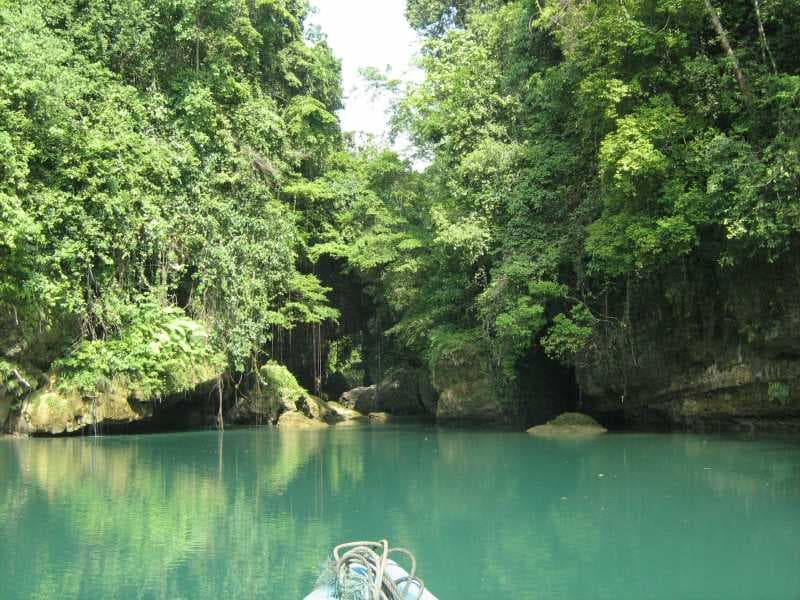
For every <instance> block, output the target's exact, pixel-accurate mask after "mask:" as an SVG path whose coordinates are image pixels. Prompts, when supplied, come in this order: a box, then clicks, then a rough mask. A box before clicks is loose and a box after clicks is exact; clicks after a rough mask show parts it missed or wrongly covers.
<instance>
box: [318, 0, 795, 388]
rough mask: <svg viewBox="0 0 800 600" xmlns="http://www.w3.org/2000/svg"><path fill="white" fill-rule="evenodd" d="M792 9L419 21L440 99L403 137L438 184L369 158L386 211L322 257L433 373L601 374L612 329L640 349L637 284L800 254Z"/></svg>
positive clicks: (463, 9)
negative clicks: (446, 355) (635, 334)
mask: <svg viewBox="0 0 800 600" xmlns="http://www.w3.org/2000/svg"><path fill="white" fill-rule="evenodd" d="M798 9H800V4H798V2H797V1H796V0H771V1H768V2H765V1H763V0H762V1H761V2H755V1H754V0H729V1H726V2H710V3H709V2H706V1H705V0H621V1H620V2H595V1H590V2H578V1H573V0H538V1H528V0H526V1H523V0H506V1H502V0H497V1H493V2H461V1H458V2H456V1H450V0H445V1H443V0H409V2H408V16H409V19H410V21H411V23H412V24H413V25H414V26H415V27H417V28H418V29H419V31H420V32H421V33H422V34H423V36H424V38H425V42H424V49H423V52H422V56H421V59H420V62H421V66H422V68H423V69H424V71H425V75H426V78H425V80H424V81H423V82H422V83H421V84H417V85H410V86H408V87H407V89H406V90H405V91H404V93H403V94H401V96H400V97H398V98H397V99H396V103H395V105H396V110H395V116H394V124H395V127H396V129H397V130H398V131H405V132H407V133H409V134H410V135H411V136H412V138H413V140H414V142H415V143H416V145H417V147H418V148H419V149H420V151H421V153H422V155H423V156H424V157H426V158H427V159H428V160H430V166H429V167H428V168H427V169H426V171H425V173H424V175H416V174H413V173H409V172H408V171H407V170H403V169H402V168H400V167H399V166H397V165H396V164H394V163H393V162H392V159H390V158H388V157H386V156H382V155H378V156H376V157H367V160H368V165H367V166H365V167H361V172H362V173H363V175H362V181H361V185H362V186H366V187H367V188H368V189H369V190H370V191H371V192H373V193H374V194H375V195H376V197H375V198H373V197H372V196H370V195H369V194H361V195H360V196H359V197H358V198H357V199H355V200H354V201H353V203H352V204H351V205H350V209H349V211H346V212H344V213H343V214H342V215H341V216H340V218H339V225H338V227H337V229H336V231H335V234H334V235H333V236H332V238H334V239H335V240H336V241H335V243H333V242H329V243H328V244H327V249H328V250H329V251H333V252H334V253H337V254H338V255H339V256H345V257H346V258H347V260H348V261H349V264H350V265H352V266H354V267H355V268H357V269H359V270H360V271H361V272H363V273H364V276H365V278H366V280H367V281H369V282H371V284H372V285H373V287H374V289H375V293H376V297H377V298H378V302H379V303H383V304H385V306H386V307H388V310H389V312H390V314H391V315H392V318H391V319H389V321H390V322H389V325H390V326H391V328H390V329H389V332H390V333H393V334H396V339H397V340H399V341H400V343H401V345H402V347H404V348H407V349H411V350H413V351H414V353H416V354H418V355H422V356H425V357H426V358H427V359H428V360H429V361H435V359H436V356H437V354H439V353H441V352H443V351H447V352H453V351H454V349H458V348H459V347H461V348H474V347H475V346H476V345H477V346H480V347H481V348H483V351H484V352H485V353H486V355H488V356H490V357H491V363H492V368H493V371H494V373H495V376H496V383H497V386H498V389H503V388H504V387H505V384H508V383H511V382H513V381H514V379H515V377H516V376H517V375H518V371H519V365H520V360H521V359H523V358H524V357H525V356H530V355H537V354H541V353H542V352H544V353H546V354H547V355H549V356H550V357H553V358H556V359H559V360H561V361H565V362H567V363H569V362H576V361H578V362H579V361H580V360H582V359H585V358H586V357H587V353H588V352H589V351H590V350H591V349H592V348H593V344H594V343H595V342H594V339H595V335H596V333H597V331H598V328H600V327H605V326H613V327H620V328H623V329H624V328H625V327H626V325H627V324H626V320H627V319H628V314H629V310H630V297H631V293H630V290H631V288H632V287H634V286H635V285H636V284H637V282H639V281H644V280H648V279H654V278H655V279H657V278H658V277H659V275H660V273H662V272H663V271H664V270H665V269H667V268H669V267H671V266H675V265H676V264H678V265H680V264H681V263H682V262H683V261H686V260H687V259H688V258H689V257H694V258H695V259H697V260H700V261H701V262H702V261H705V262H706V263H707V264H717V265H721V266H723V267H730V266H734V265H736V266H742V265H746V266H748V267H751V268H755V269H757V268H758V265H759V264H764V263H765V262H766V261H771V260H774V259H776V258H777V257H779V256H780V255H781V254H782V253H784V252H785V251H786V249H787V248H788V247H789V246H790V245H791V244H792V241H793V239H794V236H795V235H796V232H797V230H798V227H800V202H798V197H797V193H798V189H800V154H799V153H800V54H798V52H797V46H796V43H795V41H794V40H795V39H796V31H797V30H798V27H800V10H798ZM715 22H718V23H719V24H720V27H717V26H716V25H715ZM761 32H763V35H762V33H761ZM728 47H729V48H731V52H730V53H729V52H727V48H728ZM387 87H389V86H387ZM353 223H357V224H358V227H354V226H353V225H352V224H353Z"/></svg>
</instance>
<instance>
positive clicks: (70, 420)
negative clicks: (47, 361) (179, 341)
mask: <svg viewBox="0 0 800 600" xmlns="http://www.w3.org/2000/svg"><path fill="white" fill-rule="evenodd" d="M217 376H218V372H217V371H216V369H215V368H214V367H213V366H212V365H198V366H197V367H195V368H194V369H192V370H191V371H187V372H186V373H183V374H182V380H183V381H185V386H184V389H182V390H181V391H180V392H178V393H176V394H175V395H172V396H170V397H169V398H161V397H152V396H148V395H147V394H144V393H143V392H142V390H140V389H136V388H132V387H131V386H130V385H129V384H128V383H127V382H126V381H125V380H124V379H115V380H113V381H107V382H105V384H104V385H103V386H102V389H99V390H97V391H95V392H93V393H92V394H87V393H86V392H81V391H79V390H76V389H73V388H70V387H68V386H65V385H62V384H61V383H60V382H59V378H58V374H57V373H53V374H50V375H49V376H48V377H47V384H46V385H44V386H43V387H42V388H40V389H38V390H36V391H35V392H33V393H32V394H30V396H29V397H28V398H26V399H25V400H24V402H23V403H22V407H21V409H20V411H19V413H18V414H16V415H13V416H12V419H11V422H10V427H9V429H11V430H12V431H13V432H15V433H24V434H52V435H58V434H64V433H71V432H74V431H80V430H81V429H85V428H89V427H94V426H100V427H102V426H103V425H109V424H110V425H119V424H125V423H134V422H138V421H142V420H145V419H149V418H151V417H152V416H153V414H154V404H155V402H157V401H164V402H167V401H168V402H181V401H186V400H190V399H191V398H192V397H194V396H195V395H199V396H202V397H204V398H205V397H207V393H206V394H195V392H196V390H198V389H204V390H205V389H206V388H207V387H208V385H209V384H210V382H213V381H215V380H216V378H217Z"/></svg>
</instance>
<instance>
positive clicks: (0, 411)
mask: <svg viewBox="0 0 800 600" xmlns="http://www.w3.org/2000/svg"><path fill="white" fill-rule="evenodd" d="M10 410H11V399H10V398H9V397H8V396H6V395H5V394H3V393H2V392H0V432H2V431H5V429H6V421H8V413H9V411H10Z"/></svg>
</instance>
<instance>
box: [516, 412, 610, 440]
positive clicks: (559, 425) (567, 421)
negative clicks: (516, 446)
mask: <svg viewBox="0 0 800 600" xmlns="http://www.w3.org/2000/svg"><path fill="white" fill-rule="evenodd" d="M607 431H608V430H607V429H606V428H605V427H603V426H602V425H600V423H598V422H597V421H595V420H594V419H593V418H592V417H590V416H589V415H584V414H582V413H564V414H561V415H559V416H558V417H556V418H555V419H553V420H552V421H548V422H547V423H546V424H545V425H537V426H536V427H531V428H530V429H528V433H530V434H532V435H540V436H546V437H551V436H583V435H597V434H601V433H606V432H607Z"/></svg>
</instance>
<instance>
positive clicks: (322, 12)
mask: <svg viewBox="0 0 800 600" xmlns="http://www.w3.org/2000/svg"><path fill="white" fill-rule="evenodd" d="M311 4H312V6H313V7H314V9H315V14H313V15H312V16H311V18H310V23H311V25H316V26H318V27H319V28H320V30H321V31H322V32H323V33H324V34H325V35H326V37H327V39H328V44H330V46H331V48H332V49H333V52H334V54H336V56H337V57H338V58H339V59H340V60H341V61H342V87H343V89H344V94H345V98H344V108H343V109H342V110H341V111H340V113H339V118H340V120H341V123H342V129H343V130H344V131H351V132H356V133H358V134H366V135H372V136H375V137H376V138H378V139H380V140H382V141H386V142H388V141H389V129H390V127H389V116H388V114H387V111H388V109H389V104H390V103H389V98H388V97H386V96H385V95H376V94H374V93H373V91H371V90H370V89H369V87H368V86H367V84H366V82H365V80H364V79H363V78H362V77H361V75H360V71H361V69H364V68H366V67H374V68H376V69H377V70H378V71H379V72H381V73H386V74H388V76H389V77H391V78H392V79H400V80H402V81H419V80H420V79H421V77H422V74H421V72H420V70H419V69H418V68H416V67H415V66H414V64H413V60H414V56H415V55H416V54H417V53H418V51H419V48H420V43H419V39H418V37H417V34H416V33H415V32H414V30H413V29H411V27H410V26H409V25H408V22H407V21H406V18H405V5H406V1H405V0H312V2H311ZM357 139H358V138H357ZM394 148H395V150H397V151H398V152H400V153H402V154H408V153H410V152H411V148H410V144H409V142H408V140H407V139H403V138H400V139H398V140H396V141H395V142H394Z"/></svg>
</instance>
